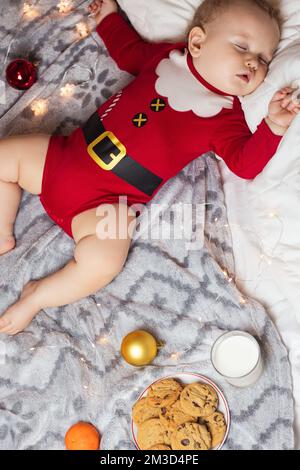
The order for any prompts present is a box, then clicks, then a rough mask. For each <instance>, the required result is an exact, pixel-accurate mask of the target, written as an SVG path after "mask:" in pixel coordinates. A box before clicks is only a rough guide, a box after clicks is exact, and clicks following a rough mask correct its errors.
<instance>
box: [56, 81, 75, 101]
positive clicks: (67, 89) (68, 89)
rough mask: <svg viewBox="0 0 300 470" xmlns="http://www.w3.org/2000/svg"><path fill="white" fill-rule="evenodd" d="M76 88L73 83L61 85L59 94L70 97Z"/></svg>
mask: <svg viewBox="0 0 300 470" xmlns="http://www.w3.org/2000/svg"><path fill="white" fill-rule="evenodd" d="M75 88H76V87H75V85H74V84H73V83H67V84H66V85H65V86H63V87H61V89H60V92H59V94H60V96H62V97H65V98H70V97H71V96H73V95H74V92H75Z"/></svg>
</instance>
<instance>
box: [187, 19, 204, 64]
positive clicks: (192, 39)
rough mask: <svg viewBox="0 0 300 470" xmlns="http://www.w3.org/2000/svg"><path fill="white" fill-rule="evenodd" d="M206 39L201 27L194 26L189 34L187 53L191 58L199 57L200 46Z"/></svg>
mask: <svg viewBox="0 0 300 470" xmlns="http://www.w3.org/2000/svg"><path fill="white" fill-rule="evenodd" d="M205 39H206V33H205V32H204V30H203V29H202V28H201V26H195V27H194V28H192V29H191V31H190V32H189V39H188V43H189V51H190V53H191V55H192V56H193V57H199V55H200V54H201V46H202V44H203V43H204V41H205Z"/></svg>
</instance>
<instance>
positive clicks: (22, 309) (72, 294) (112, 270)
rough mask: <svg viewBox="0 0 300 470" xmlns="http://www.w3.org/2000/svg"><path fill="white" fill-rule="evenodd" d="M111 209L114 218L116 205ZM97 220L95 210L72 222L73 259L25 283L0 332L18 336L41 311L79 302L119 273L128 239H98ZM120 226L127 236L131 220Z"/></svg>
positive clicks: (131, 216)
mask: <svg viewBox="0 0 300 470" xmlns="http://www.w3.org/2000/svg"><path fill="white" fill-rule="evenodd" d="M114 207H115V208H116V216H117V218H118V211H119V206H118V205H114ZM100 219H101V217H99V216H97V215H96V209H91V210H89V211H86V212H84V213H83V214H80V217H78V216H76V223H75V224H72V230H73V236H74V240H75V242H76V248H75V252H74V258H73V259H72V260H71V261H69V262H68V263H67V264H66V265H65V266H64V267H63V268H62V269H60V270H59V271H57V272H55V273H53V274H51V275H50V276H47V277H45V278H43V279H41V280H39V281H31V282H30V283H29V284H27V286H26V287H25V289H24V291H23V293H22V296H21V298H20V300H19V301H18V302H17V303H15V304H14V305H12V306H11V307H10V308H9V309H8V310H7V311H6V312H5V314H4V316H3V317H2V318H0V333H7V334H16V333H18V332H19V331H22V330H23V329H24V328H26V326H27V325H28V324H29V323H30V321H31V320H32V318H33V317H34V316H35V315H36V314H37V313H38V312H39V311H40V310H41V309H43V308H46V307H58V306H61V305H65V304H70V303H72V302H75V301H77V300H80V299H82V298H84V297H86V296H88V295H90V294H93V293H95V292H96V291H98V290H99V289H101V288H102V287H105V286H106V285H107V284H109V283H110V282H111V281H112V280H113V279H114V278H115V277H116V276H117V275H118V274H119V273H120V271H121V270H122V268H123V265H124V263H125V261H126V258H127V254H128V250H129V247H130V242H131V236H130V234H128V236H127V237H126V238H125V239H121V238H119V237H118V236H117V237H116V238H108V239H105V240H101V239H99V238H98V236H97V234H96V233H95V232H96V226H97V223H98V222H99V220H100ZM121 223H122V224H125V225H124V226H122V227H120V228H121V230H122V232H123V233H128V230H127V228H128V226H129V225H130V226H131V229H133V228H134V227H133V225H134V224H135V217H134V216H133V215H128V216H127V217H126V220H125V218H124V221H123V222H121ZM91 232H92V233H91ZM117 232H118V231H117ZM131 233H132V231H131Z"/></svg>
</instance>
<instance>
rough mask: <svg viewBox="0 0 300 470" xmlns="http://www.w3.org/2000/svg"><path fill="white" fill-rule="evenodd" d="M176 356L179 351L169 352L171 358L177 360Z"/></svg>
mask: <svg viewBox="0 0 300 470" xmlns="http://www.w3.org/2000/svg"><path fill="white" fill-rule="evenodd" d="M178 358H179V353H178V352H176V353H172V354H171V359H176V360H177V359H178Z"/></svg>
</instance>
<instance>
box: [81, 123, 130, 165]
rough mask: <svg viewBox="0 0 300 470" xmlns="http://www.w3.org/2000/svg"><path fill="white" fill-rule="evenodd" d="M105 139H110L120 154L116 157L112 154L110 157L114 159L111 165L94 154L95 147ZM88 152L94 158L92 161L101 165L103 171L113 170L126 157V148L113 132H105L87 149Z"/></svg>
mask: <svg viewBox="0 0 300 470" xmlns="http://www.w3.org/2000/svg"><path fill="white" fill-rule="evenodd" d="M105 137H108V138H109V140H110V141H111V142H112V143H113V144H114V146H115V147H116V148H117V149H118V150H119V153H118V154H117V155H115V154H114V153H110V154H109V156H110V157H111V158H112V161H111V162H110V163H105V162H104V161H103V160H102V159H101V158H100V157H99V156H98V155H97V154H96V152H94V147H95V145H97V144H98V143H99V142H101V141H102V140H103V139H105ZM87 151H88V153H89V155H90V156H91V157H92V159H93V160H94V161H95V162H96V163H97V165H99V166H100V167H101V168H103V170H112V169H113V168H114V167H115V166H116V165H117V164H118V163H119V161H120V160H122V158H124V157H125V156H126V148H125V146H124V145H123V144H121V142H120V141H119V139H117V137H116V136H115V135H114V134H113V133H112V132H111V131H105V132H103V133H102V134H101V135H99V137H97V138H96V139H94V140H93V142H91V143H90V144H89V146H88V148H87Z"/></svg>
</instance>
